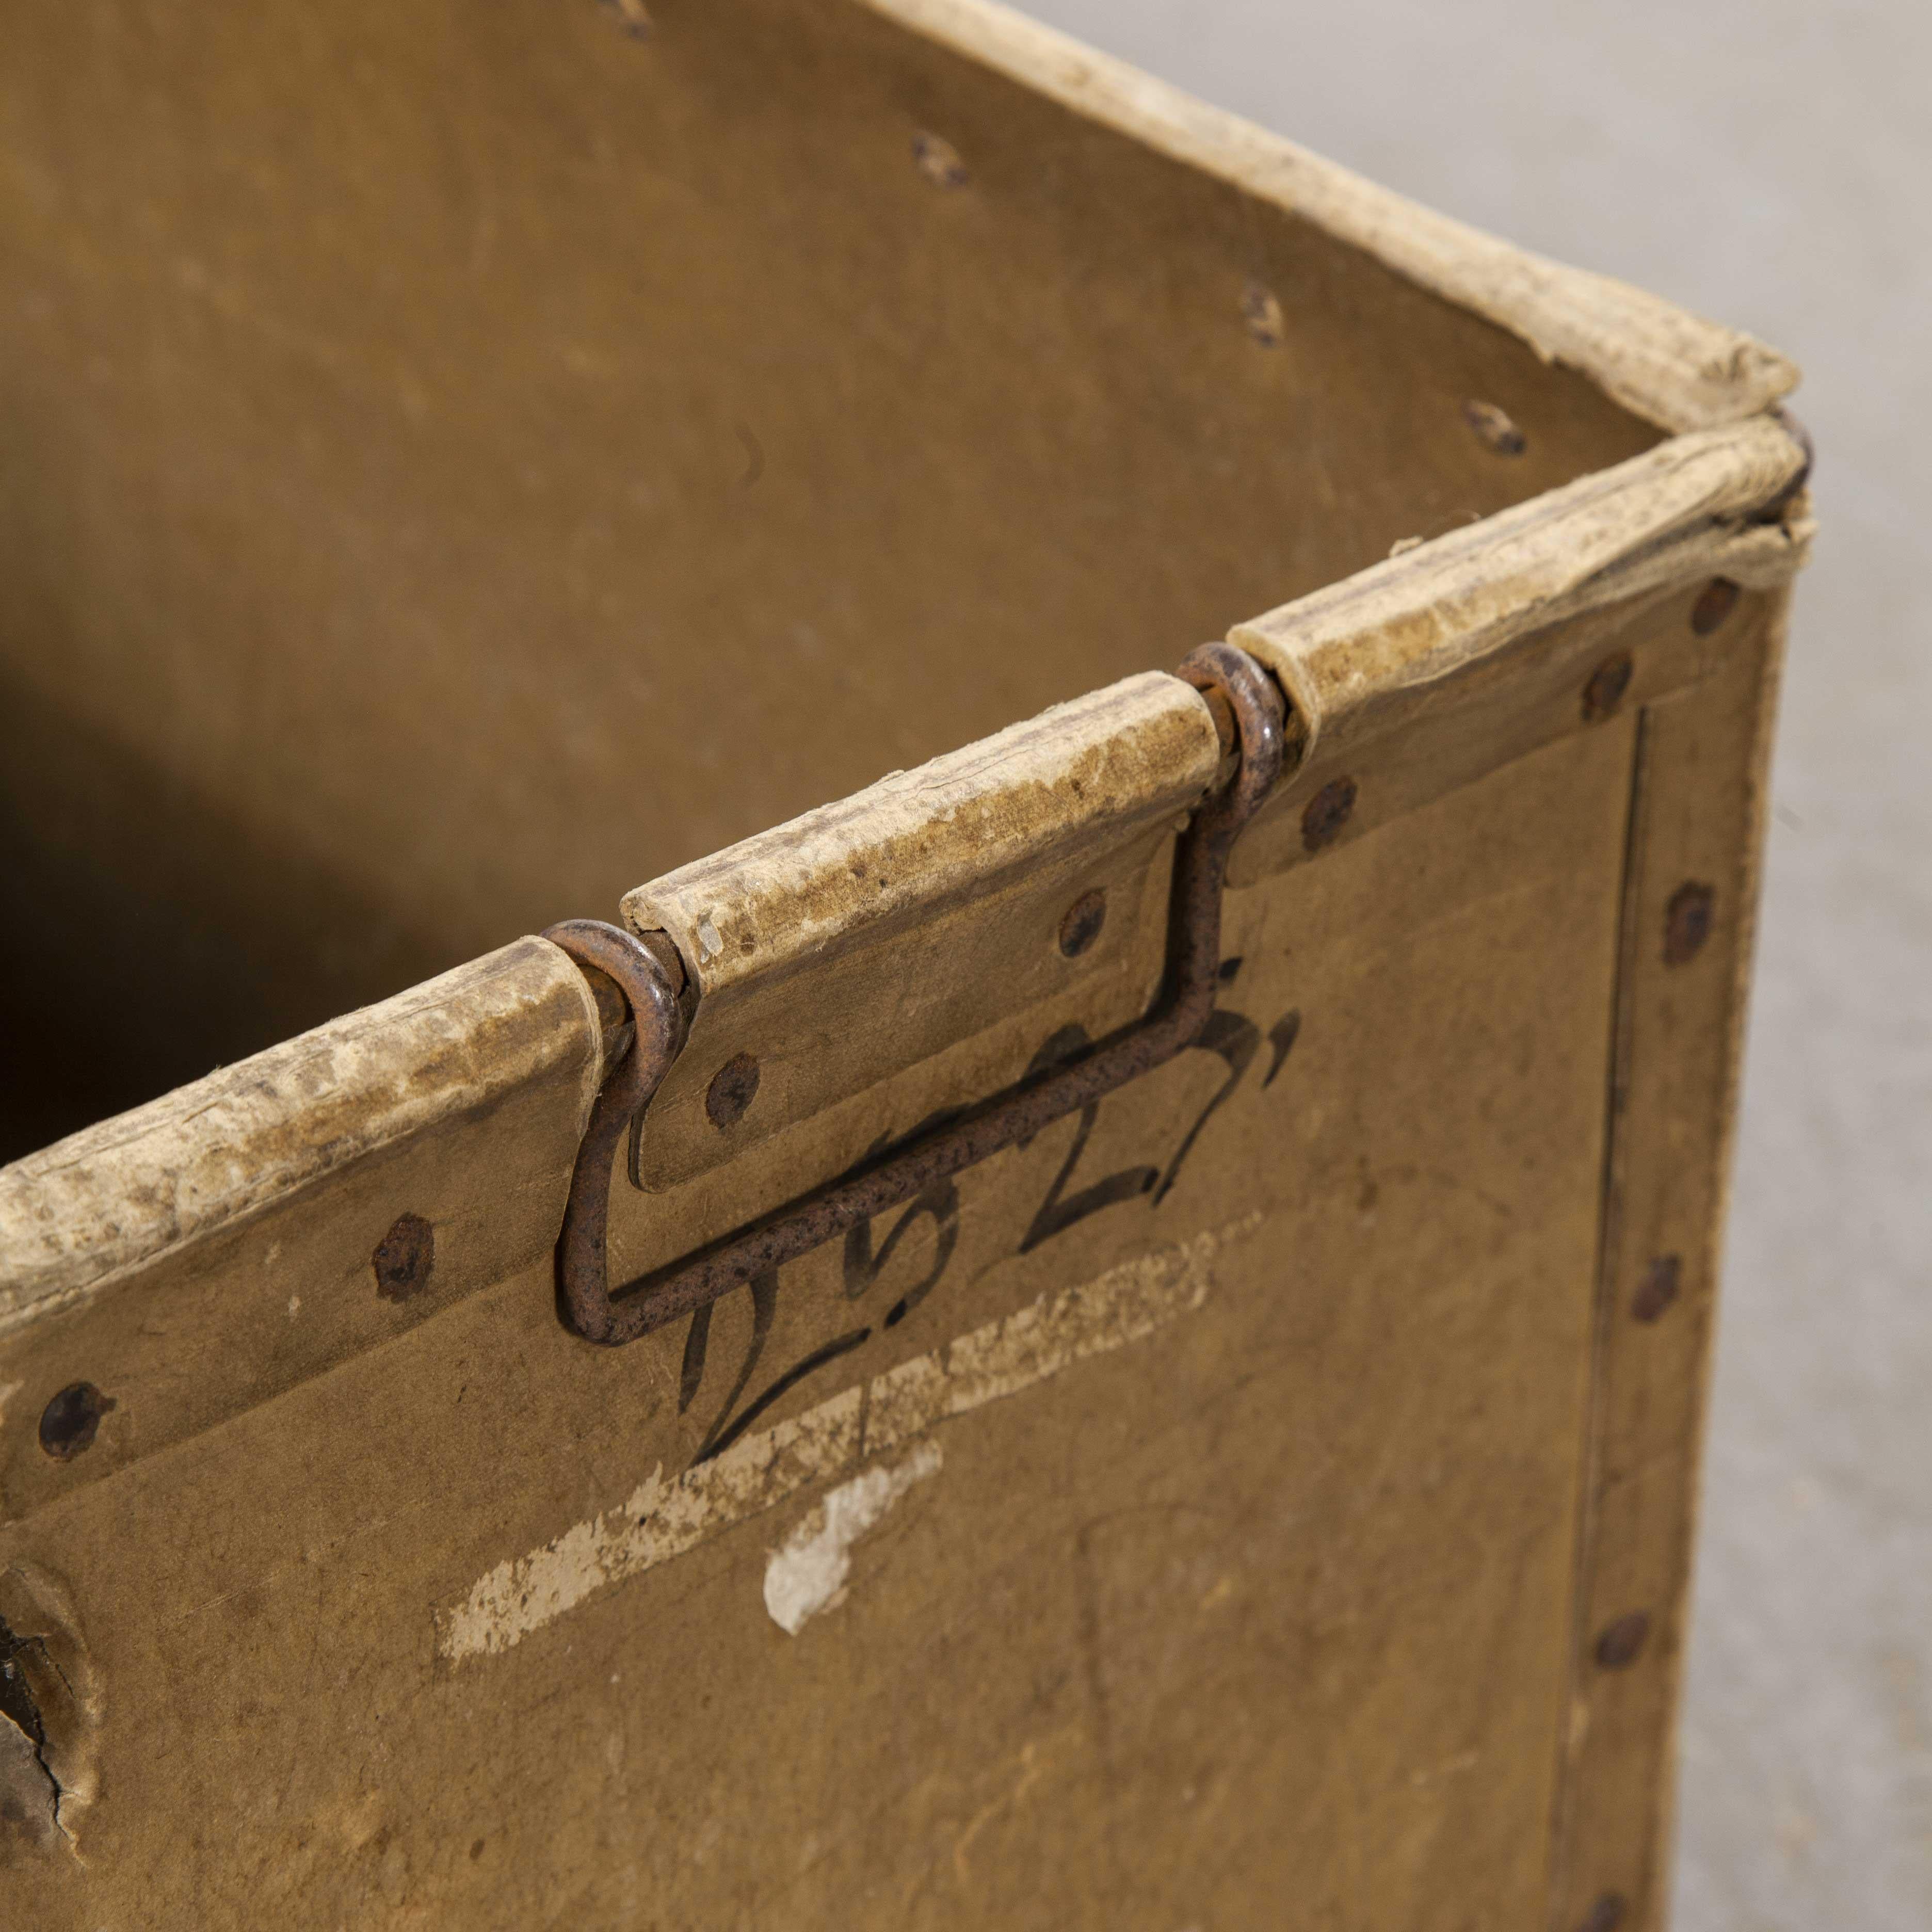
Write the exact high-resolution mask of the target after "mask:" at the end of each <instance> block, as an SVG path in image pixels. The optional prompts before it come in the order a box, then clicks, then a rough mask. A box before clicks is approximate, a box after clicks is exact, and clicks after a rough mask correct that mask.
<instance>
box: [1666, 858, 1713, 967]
mask: <svg viewBox="0 0 1932 1932" xmlns="http://www.w3.org/2000/svg"><path fill="white" fill-rule="evenodd" d="M1717 906H1718V895H1717V892H1716V889H1715V888H1714V887H1712V886H1706V885H1702V884H1700V883H1698V881H1697V880H1695V879H1692V880H1687V881H1686V882H1685V883H1684V884H1683V885H1681V886H1679V887H1678V888H1677V889H1676V891H1675V892H1673V893H1672V894H1671V895H1670V904H1668V905H1667V906H1666V907H1664V965H1667V966H1682V965H1684V964H1685V962H1687V961H1688V960H1692V959H1696V958H1697V956H1698V954H1699V953H1701V952H1702V951H1703V950H1704V942H1705V941H1706V940H1707V939H1709V938H1710V936H1711V922H1712V918H1713V917H1714V916H1715V913H1716V911H1717Z"/></svg>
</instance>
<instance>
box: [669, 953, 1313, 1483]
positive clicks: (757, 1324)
mask: <svg viewBox="0 0 1932 1932" xmlns="http://www.w3.org/2000/svg"><path fill="white" fill-rule="evenodd" d="M1240 970H1241V961H1240V960H1239V959H1230V960H1229V961H1227V962H1225V963H1224V964H1223V966H1222V968H1221V980H1222V983H1223V985H1224V986H1225V985H1227V984H1229V983H1232V980H1234V978H1235V975H1236V974H1237V973H1238V972H1239V971H1240ZM1300 1033H1301V1014H1300V1013H1298V1012H1295V1011H1292V1010H1291V1011H1289V1012H1288V1013H1284V1014H1283V1016H1281V1018H1280V1019H1278V1020H1277V1021H1276V1022H1275V1023H1274V1025H1273V1026H1271V1027H1270V1028H1269V1029H1268V1035H1267V1037H1268V1045H1269V1047H1270V1049H1271V1058H1270V1060H1269V1064H1268V1071H1267V1073H1265V1075H1263V1076H1262V1086H1263V1087H1264V1088H1268V1087H1271V1086H1273V1085H1274V1082H1275V1079H1276V1078H1277V1076H1278V1075H1279V1074H1280V1072H1281V1070H1282V1067H1283V1064H1285V1063H1286V1061H1287V1059H1288V1057H1289V1053H1290V1052H1292V1050H1293V1049H1294V1046H1295V1041H1296V1039H1297V1038H1298V1036H1299V1034H1300ZM1261 1043H1262V1032H1261V1029H1260V1028H1259V1027H1258V1026H1256V1024H1255V1022H1253V1020H1251V1019H1249V1018H1248V1017H1247V1016H1246V1015H1245V1014H1244V1013H1236V1012H1235V1011H1234V1010H1233V1009H1232V1008H1231V1007H1217V1008H1216V1010H1215V1011H1214V1013H1213V1014H1212V1016H1211V1017H1210V1018H1209V1020H1208V1025H1207V1028H1206V1029H1205V1031H1204V1032H1203V1033H1202V1036H1201V1038H1200V1039H1199V1040H1198V1041H1196V1043H1195V1049H1196V1051H1199V1052H1204V1053H1211V1054H1214V1055H1217V1057H1218V1058H1220V1060H1221V1061H1222V1062H1223V1064H1225V1065H1226V1067H1227V1070H1228V1077H1227V1078H1226V1079H1225V1080H1224V1081H1223V1082H1222V1083H1221V1085H1220V1086H1219V1087H1217V1088H1216V1089H1215V1091H1214V1093H1213V1094H1211V1096H1210V1097H1209V1098H1208V1103H1207V1105H1206V1106H1204V1107H1203V1108H1202V1110H1201V1112H1199V1114H1198V1115H1196V1116H1195V1118H1194V1121H1193V1124H1192V1125H1191V1126H1190V1127H1189V1128H1188V1130H1187V1133H1185V1134H1184V1136H1182V1137H1181V1145H1180V1146H1179V1147H1178V1148H1176V1149H1175V1153H1174V1155H1173V1157H1172V1160H1169V1162H1168V1163H1167V1166H1166V1168H1165V1169H1162V1168H1159V1167H1152V1166H1140V1167H1128V1168H1122V1169H1119V1170H1118V1172H1115V1173H1113V1174H1110V1175H1106V1176H1104V1177H1103V1178H1101V1179H1100V1180H1098V1181H1092V1182H1090V1183H1089V1184H1088V1185H1087V1186H1085V1187H1082V1188H1081V1189H1079V1190H1077V1191H1076V1193H1072V1194H1069V1193H1067V1184H1068V1183H1069V1182H1070V1181H1072V1179H1073V1175H1074V1173H1075V1172H1076V1169H1078V1168H1079V1165H1080V1159H1081V1157H1082V1155H1083V1154H1085V1152H1086V1151H1087V1143H1088V1140H1089V1139H1091V1137H1092V1135H1093V1132H1094V1125H1095V1123H1096V1122H1097V1121H1098V1119H1099V1118H1100V1103H1099V1102H1098V1101H1094V1102H1093V1103H1091V1104H1090V1105H1089V1106H1085V1107H1083V1108H1082V1109H1081V1111H1080V1116H1079V1126H1078V1127H1077V1128H1076V1130H1075V1133H1074V1136H1073V1145H1072V1147H1071V1148H1069V1149H1068V1151H1067V1157H1066V1159H1065V1160H1064V1161H1062V1162H1061V1165H1060V1169H1059V1171H1058V1173H1056V1174H1055V1175H1054V1177H1053V1180H1052V1184H1050V1185H1049V1187H1048V1189H1047V1191H1046V1199H1045V1200H1043V1202H1041V1203H1040V1206H1039V1208H1038V1209H1037V1211H1035V1213H1034V1217H1033V1219H1032V1220H1031V1221H1030V1222H1029V1223H1028V1225H1027V1229H1026V1232H1025V1234H1023V1235H1022V1236H1021V1238H1020V1241H1019V1249H1018V1252H1019V1253H1021V1254H1028V1253H1031V1251H1032V1250H1034V1249H1035V1248H1037V1247H1039V1246H1040V1244H1041V1243H1042V1242H1043V1241H1050V1240H1051V1239H1052V1238H1053V1237H1054V1236H1055V1235H1060V1234H1064V1233H1065V1232H1066V1231H1067V1229H1069V1228H1071V1227H1073V1226H1076V1225H1077V1224H1078V1223H1080V1222H1082V1221H1084V1220H1086V1219H1087V1217H1088V1216H1089V1215H1091V1214H1098V1213H1099V1212H1100V1211H1101V1210H1102V1209H1103V1208H1112V1207H1114V1206H1115V1205H1118V1203H1119V1202H1123V1201H1133V1200H1136V1199H1140V1198H1141V1197H1142V1196H1152V1197H1153V1205H1154V1206H1156V1207H1158V1206H1159V1205H1160V1203H1161V1202H1163V1201H1164V1200H1165V1199H1166V1198H1167V1196H1168V1194H1169V1192H1170V1191H1171V1190H1172V1188H1173V1187H1174V1184H1175V1181H1176V1180H1177V1179H1178V1177H1179V1175H1180V1173H1181V1165H1182V1163H1184V1161H1185V1160H1187V1157H1188V1156H1189V1155H1190V1154H1191V1153H1193V1150H1194V1146H1195V1143H1196V1142H1197V1141H1198V1140H1199V1139H1200V1137H1201V1133H1202V1130H1203V1129H1204V1128H1205V1127H1206V1126H1207V1124H1208V1121H1210V1120H1211V1118H1213V1117H1214V1115H1215V1113H1216V1112H1218V1111H1219V1110H1220V1108H1221V1107H1222V1106H1224V1105H1225V1104H1226V1103H1227V1101H1228V1100H1229V1099H1230V1098H1231V1097H1232V1096H1233V1094H1234V1093H1235V1089H1236V1088H1238V1087H1239V1086H1240V1085H1241V1082H1242V1081H1243V1080H1244V1079H1245V1078H1246V1077H1247V1072H1248V1069H1249V1068H1250V1067H1251V1066H1253V1064H1254V1060H1255V1055H1256V1053H1257V1052H1259V1050H1260V1047H1261ZM1088 1044H1089V1041H1088V1034H1087V1031H1086V1029H1085V1028H1083V1027H1080V1026H1078V1025H1073V1026H1065V1027H1062V1028H1061V1029H1060V1030H1059V1031H1058V1032H1057V1033H1055V1034H1053V1035H1052V1037H1050V1038H1049V1040H1047V1041H1046V1043H1045V1044H1044V1045H1043V1046H1042V1047H1041V1048H1040V1051H1039V1052H1037V1053H1036V1054H1035V1055H1034V1057H1033V1060H1032V1061H1031V1064H1029V1066H1028V1068H1027V1072H1028V1074H1030V1075H1031V1074H1034V1073H1042V1072H1044V1071H1045V1070H1046V1069H1047V1068H1049V1067H1055V1066H1058V1065H1059V1064H1061V1062H1062V1061H1067V1060H1070V1059H1071V1058H1073V1056H1074V1055H1076V1054H1077V1053H1079V1052H1081V1051H1082V1049H1084V1048H1085V1047H1086V1046H1088ZM947 1118H950V1113H949V1114H941V1115H934V1116H933V1117H932V1118H931V1119H930V1120H928V1121H922V1122H921V1123H920V1124H919V1127H918V1128H916V1129H915V1130H913V1131H914V1132H915V1133H918V1132H921V1131H922V1130H924V1129H926V1127H931V1126H932V1125H934V1124H936V1123H938V1121H943V1120H944V1119H947ZM891 1139H892V1136H889V1135H888V1136H881V1137H880V1139H879V1140H877V1142H874V1144H873V1145H872V1146H871V1148H868V1150H867V1151H866V1154H865V1159H866V1160H872V1159H874V1157H877V1155H878V1154H880V1153H882V1152H883V1151H884V1150H885V1148H886V1147H887V1146H888V1145H890V1142H891ZM1029 1144H1030V1143H1029V1142H1025V1141H1022V1142H1020V1143H1019V1145H1021V1146H1022V1147H1025V1146H1027V1145H1029ZM922 1219H929V1220H931V1222H932V1228H933V1253H932V1262H931V1263H930V1265H929V1266H928V1268H926V1272H925V1273H924V1274H922V1275H921V1276H920V1277H919V1280H917V1281H916V1282H915V1283H913V1285H912V1286H910V1288H908V1289H906V1290H904V1292H903V1293H901V1295H900V1296H899V1297H898V1300H897V1301H895V1302H894V1303H893V1304H892V1307H891V1308H890V1309H889V1310H887V1312H886V1316H885V1319H884V1320H883V1322H881V1323H880V1324H879V1326H880V1328H892V1327H895V1326H896V1325H897V1324H898V1323H899V1322H902V1321H904V1319H905V1318H906V1317H907V1316H908V1315H910V1313H912V1312H913V1310H914V1309H916V1307H919V1304H920V1303H921V1302H922V1301H925V1300H926V1297H927V1296H928V1295H930V1294H932V1292H933V1290H934V1289H935V1288H937V1287H938V1286H939V1283H940V1282H941V1280H942V1279H943V1278H944V1275H945V1274H946V1271H947V1268H948V1267H949V1266H950V1265H951V1262H952V1260H953V1253H954V1251H955V1250H956V1249H957V1247H959V1190H957V1188H956V1187H955V1186H954V1184H953V1181H952V1180H951V1179H950V1178H942V1179H941V1180H938V1181H934V1182H933V1183H932V1184H931V1185H930V1186H929V1187H926V1189H925V1190H923V1191H922V1192H921V1193H919V1194H918V1195H916V1196H914V1197H913V1199H912V1200H910V1202H907V1204H906V1205H905V1206H904V1208H901V1210H900V1211H899V1214H898V1219H897V1220H895V1221H894V1222H893V1223H892V1226H891V1227H890V1228H889V1229H887V1230H886V1234H885V1236H884V1238H883V1239H882V1240H881V1241H880V1242H879V1244H878V1245H877V1247H874V1245H873V1241H872V1223H871V1222H869V1221H862V1222H861V1223H859V1225H858V1226H856V1227H854V1228H851V1229H847V1232H846V1235H845V1243H844V1286H845V1295H846V1299H847V1301H857V1300H859V1298H860V1297H862V1295H866V1294H867V1293H868V1292H870V1291H871V1289H872V1288H873V1287H874V1285H875V1284H876V1283H877V1281H878V1280H879V1279H880V1277H881V1276H882V1275H883V1274H884V1273H885V1272H886V1269H887V1268H889V1266H890V1265H891V1262H892V1257H893V1255H894V1254H895V1252H896V1251H897V1250H898V1247H899V1245H900V1244H901V1242H902V1241H905V1240H907V1238H909V1237H910V1234H911V1232H912V1230H913V1228H914V1227H915V1226H916V1225H917V1224H918V1223H919V1221H920V1220H922ZM749 1287H750V1289H751V1339H750V1340H749V1341H748V1343H747V1344H746V1346H745V1357H744V1360H743V1361H742V1363H741V1364H740V1365H739V1370H738V1376H737V1379H736V1381H735V1382H733V1384H732V1386H731V1392H730V1394H729V1395H728V1396H727V1397H726V1398H725V1400H724V1406H723V1407H722V1408H721V1409H719V1411H718V1415H717V1418H716V1420H715V1421H713V1423H712V1425H711V1427H710V1428H709V1430H707V1431H706V1434H705V1437H704V1440H703V1442H702V1443H701V1444H700V1445H699V1448H698V1451H697V1456H696V1457H695V1458H694V1461H695V1462H697V1463H704V1462H708V1461H709V1460H710V1459H711V1458H712V1457H714V1456H718V1455H721V1454H723V1453H724V1451H725V1450H727V1449H728V1448H730V1446H731V1445H732V1444H733V1442H736V1441H737V1439H739V1436H742V1435H743V1434H744V1433H745V1430H748V1428H750V1427H751V1424H753V1423H754V1422H755V1421H757V1419H758V1418H759V1417H760V1415H763V1413H764V1412H765V1411H766V1409H769V1408H770V1407H771V1406H772V1404H773V1403H775V1402H777V1401H778V1400H779V1399H780V1398H781V1397H783V1396H784V1395H785V1394H787V1392H788V1391H790V1390H792V1389H793V1388H796V1387H797V1385H799V1383H800V1382H802V1381H803V1380H804V1379H805V1378H806V1376H810V1375H812V1374H814V1373H816V1372H817V1370H820V1369H822V1368H823V1367H826V1365H827V1364H829V1363H832V1362H834V1361H837V1360H838V1358H839V1357H840V1356H841V1355H847V1354H849V1353H850V1352H851V1351H852V1350H853V1349H856V1348H858V1347H859V1346H861V1345H862V1344H863V1343H865V1342H868V1341H869V1340H871V1337H872V1335H873V1334H874V1332H875V1331H874V1328H872V1327H871V1325H867V1326H866V1327H865V1328H854V1329H851V1330H849V1331H847V1333H846V1334H843V1335H840V1336H837V1337H834V1338H833V1340H831V1341H829V1342H827V1343H824V1344H823V1346H820V1347H819V1348H817V1349H814V1350H813V1351H812V1352H811V1354H810V1355H807V1356H805V1358H803V1359H802V1361H798V1362H796V1363H794V1364H793V1365H792V1367H790V1368H789V1369H787V1370H786V1371H785V1372H784V1374H783V1375H781V1376H778V1377H777V1378H776V1379H775V1380H773V1381H772V1382H769V1383H768V1384H767V1385H766V1386H765V1388H763V1389H762V1390H761V1391H760V1392H759V1393H758V1394H757V1396H755V1397H754V1398H753V1399H752V1400H751V1401H750V1402H749V1403H747V1404H746V1406H745V1407H744V1409H742V1410H739V1411H738V1412H737V1413H736V1415H733V1410H734V1409H736V1406H737V1403H738V1399H739V1397H740V1396H742V1394H744V1392H745V1389H746V1388H747V1387H748V1385H749V1384H750V1382H751V1377H752V1375H753V1374H754V1372H755V1371H756V1370H757V1366H758V1362H759V1360H760V1358H761V1357H762V1356H763V1353H764V1349H765V1343H766V1341H767V1340H769V1337H770V1334H771V1331H772V1322H773V1321H774V1320H775V1318H776V1316H777V1313H778V1277H777V1275H776V1274H775V1273H772V1272H767V1273H766V1274H760V1275H758V1276H756V1277H754V1279H753V1280H751V1283H749ZM711 1313H712V1310H711V1305H710V1304H706V1306H705V1307H702V1308H699V1309H697V1310H694V1311H693V1313H692V1315H691V1326H690V1328H688V1330H687V1331H686V1332H685V1343H684V1362H683V1367H682V1371H681V1373H680V1374H679V1379H678V1384H679V1385H678V1405H677V1406H678V1413H679V1415H682V1414H683V1413H684V1412H685V1411H686V1410H688V1409H689V1408H690V1407H691V1404H692V1403H694V1402H695V1401H696V1400H697V1396H698V1393H699V1391H700V1389H701V1388H702V1387H703V1382H704V1370H705V1361H706V1349H707V1346H708V1344H709V1338H710V1333H711Z"/></svg>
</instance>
